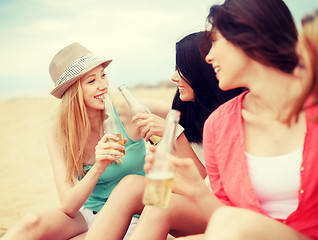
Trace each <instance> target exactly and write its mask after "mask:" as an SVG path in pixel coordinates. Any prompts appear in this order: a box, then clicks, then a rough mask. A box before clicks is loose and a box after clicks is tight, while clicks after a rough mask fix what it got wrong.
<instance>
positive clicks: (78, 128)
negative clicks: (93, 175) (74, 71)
mask: <svg viewBox="0 0 318 240" xmlns="http://www.w3.org/2000/svg"><path fill="white" fill-rule="evenodd" d="M101 114H102V112H101ZM56 129H57V137H58V142H59V144H60V145H61V148H62V151H63V157H64V160H65V165H66V169H67V176H66V180H67V181H71V182H74V181H75V180H76V178H78V177H81V176H83V174H84V173H85V171H84V168H83V158H84V148H85V145H86V142H87V138H88V135H89V133H90V131H91V125H90V121H89V118H88V115H87V111H86V107H85V104H84V100H83V92H82V88H81V85H80V81H77V82H76V83H74V84H73V85H72V86H71V87H70V88H69V89H68V90H67V91H66V92H65V94H64V95H63V97H62V102H61V104H60V109H59V114H58V118H57V128H56Z"/></svg>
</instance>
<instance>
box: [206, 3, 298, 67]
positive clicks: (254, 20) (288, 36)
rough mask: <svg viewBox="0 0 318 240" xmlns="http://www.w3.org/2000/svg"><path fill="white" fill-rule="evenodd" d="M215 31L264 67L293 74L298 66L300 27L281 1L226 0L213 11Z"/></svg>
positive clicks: (210, 16)
mask: <svg viewBox="0 0 318 240" xmlns="http://www.w3.org/2000/svg"><path fill="white" fill-rule="evenodd" d="M207 20H208V22H209V23H210V24H211V25H212V34H213V30H215V29H216V30H218V31H219V32H220V33H221V34H222V35H223V36H224V37H225V39H227V40H228V41H230V42H231V43H233V44H235V45H237V46H239V47H240V48H241V49H242V50H243V51H244V52H245V54H246V55H247V56H249V57H250V58H252V59H254V60H255V61H258V62H260V63H261V64H263V65H266V66H271V67H274V68H277V69H280V70H281V71H283V72H286V73H292V72H293V70H294V68H295V66H296V65H297V64H298V56H297V53H296V44H297V37H298V33H297V28H296V26H295V23H294V20H293V17H292V15H291V13H290V11H289V9H288V7H287V6H286V4H285V3H284V1H282V0H226V1H225V2H224V3H223V4H222V5H214V6H212V7H211V8H210V13H209V16H208V18H207Z"/></svg>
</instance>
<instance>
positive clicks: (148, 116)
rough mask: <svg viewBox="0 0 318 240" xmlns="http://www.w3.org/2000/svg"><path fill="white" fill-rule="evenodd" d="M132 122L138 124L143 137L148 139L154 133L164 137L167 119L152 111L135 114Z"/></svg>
mask: <svg viewBox="0 0 318 240" xmlns="http://www.w3.org/2000/svg"><path fill="white" fill-rule="evenodd" d="M132 122H133V123H136V124H137V128H138V129H139V131H140V133H141V137H142V138H144V139H145V140H146V141H148V140H149V138H150V137H151V136H152V135H156V136H160V137H162V135H163V131H164V129H165V127H166V120H165V119H163V118H161V117H159V116H157V115H155V114H152V113H138V114H136V115H135V116H133V118H132Z"/></svg>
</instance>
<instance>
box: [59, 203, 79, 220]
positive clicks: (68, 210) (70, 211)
mask: <svg viewBox="0 0 318 240" xmlns="http://www.w3.org/2000/svg"><path fill="white" fill-rule="evenodd" d="M60 209H61V211H62V212H63V213H64V214H66V215H67V216H69V217H70V218H74V217H75V216H76V214H77V213H78V211H79V208H78V207H77V206H76V204H74V202H72V201H67V200H66V199H64V200H62V199H61V201H60Z"/></svg>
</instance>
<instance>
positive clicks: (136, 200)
mask: <svg viewBox="0 0 318 240" xmlns="http://www.w3.org/2000/svg"><path fill="white" fill-rule="evenodd" d="M144 187H145V182H144V177H142V176H137V175H129V176H126V177H124V178H123V179H122V180H121V181H120V182H119V184H118V185H117V186H116V187H115V189H114V190H113V191H112V193H111V195H110V196H109V198H108V200H107V202H106V204H105V205H104V206H103V208H102V210H101V211H100V212H99V213H98V215H97V217H96V218H95V220H94V222H93V224H92V226H91V227H90V228H89V231H88V233H87V236H86V238H85V239H92V240H98V239H103V240H107V239H110V240H117V239H118V240H122V239H123V238H124V235H125V233H126V231H127V229H128V226H129V223H130V221H131V218H132V216H133V215H134V214H140V213H141V211H142V209H143V207H144V205H143V204H142V195H143V191H144Z"/></svg>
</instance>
